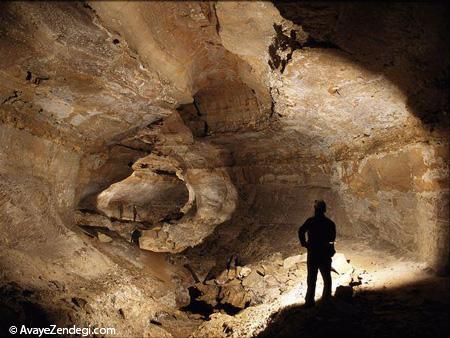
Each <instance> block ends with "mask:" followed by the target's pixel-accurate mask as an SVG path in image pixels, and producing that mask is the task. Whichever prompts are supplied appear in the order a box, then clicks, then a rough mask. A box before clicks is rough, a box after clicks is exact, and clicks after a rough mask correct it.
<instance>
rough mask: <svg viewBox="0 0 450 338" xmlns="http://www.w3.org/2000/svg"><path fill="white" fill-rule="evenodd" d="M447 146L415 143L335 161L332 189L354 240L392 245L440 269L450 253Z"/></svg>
mask: <svg viewBox="0 0 450 338" xmlns="http://www.w3.org/2000/svg"><path fill="white" fill-rule="evenodd" d="M447 161H448V145H446V144H445V145H442V144H441V145H439V144H422V143H418V144H417V143H416V144H411V145H406V146H404V147H402V148H400V149H396V150H394V149H393V150H388V151H383V152H379V153H376V154H370V155H367V156H365V157H363V158H361V159H358V160H343V161H338V162H336V163H335V164H334V167H333V173H334V177H333V182H334V185H335V186H334V189H335V190H336V191H337V192H338V193H339V195H340V197H341V198H342V199H343V201H344V204H345V208H346V211H347V214H348V218H349V220H350V222H351V223H352V224H353V225H354V230H355V233H356V235H357V236H362V237H366V238H367V240H369V238H370V236H374V237H375V238H380V239H384V240H387V241H391V242H394V243H395V244H396V245H397V246H399V247H400V248H402V249H405V250H407V251H409V252H411V253H413V254H414V255H415V256H416V257H420V258H422V259H426V260H427V261H428V262H430V263H431V264H432V265H433V266H434V267H435V268H438V269H442V268H443V267H444V266H445V262H446V259H447V255H448V250H449V243H448V238H449V228H448V198H449V196H448V174H449V173H448V162H447Z"/></svg>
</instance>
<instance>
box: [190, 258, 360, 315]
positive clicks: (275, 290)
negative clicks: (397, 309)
mask: <svg viewBox="0 0 450 338" xmlns="http://www.w3.org/2000/svg"><path fill="white" fill-rule="evenodd" d="M230 261H231V262H230V263H229V264H228V267H227V269H225V270H223V271H222V272H221V273H220V274H218V275H217V276H216V277H215V278H209V279H207V280H205V281H203V282H201V281H198V282H197V283H195V285H194V286H193V288H194V289H195V291H196V292H195V293H194V294H195V295H197V296H195V297H194V298H195V299H193V300H194V301H196V302H199V301H200V302H204V303H205V304H208V306H209V307H210V309H212V310H211V311H212V312H224V311H225V312H228V313H236V312H238V311H239V310H241V309H244V308H246V307H248V306H254V305H257V304H262V303H271V302H274V301H276V300H277V299H279V298H280V296H281V295H283V294H284V293H286V292H289V291H291V290H292V289H293V288H294V287H297V288H299V289H300V292H301V295H299V297H300V296H302V295H303V296H304V293H305V292H306V275H307V267H306V254H299V255H295V256H290V257H287V258H285V259H283V257H282V255H281V253H274V254H271V255H270V256H267V257H266V258H265V259H264V260H262V261H260V262H258V263H256V264H248V265H244V266H240V265H238V264H236V261H237V260H236V259H230ZM332 271H333V272H334V273H333V279H334V280H335V282H334V283H335V285H336V286H351V287H353V286H356V285H360V284H361V283H362V279H363V277H362V276H363V273H364V272H363V271H356V270H355V269H354V268H353V266H352V265H351V264H350V263H349V261H348V260H347V259H346V257H345V256H344V254H342V253H336V254H335V256H334V257H333V262H332ZM319 280H320V279H319ZM299 300H300V299H299Z"/></svg>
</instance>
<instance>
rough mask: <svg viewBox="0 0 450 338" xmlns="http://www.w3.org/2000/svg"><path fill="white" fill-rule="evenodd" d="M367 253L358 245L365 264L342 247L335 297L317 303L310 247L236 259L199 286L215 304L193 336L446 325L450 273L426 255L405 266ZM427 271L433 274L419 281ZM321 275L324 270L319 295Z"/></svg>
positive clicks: (379, 331)
mask: <svg viewBox="0 0 450 338" xmlns="http://www.w3.org/2000/svg"><path fill="white" fill-rule="evenodd" d="M368 253H369V252H368V251H360V252H351V256H350V257H352V258H353V257H354V258H355V261H357V262H358V266H354V265H353V264H355V263H353V264H352V262H350V261H349V260H348V259H347V257H346V256H345V255H344V254H343V253H340V252H338V253H337V254H336V255H335V257H334V259H333V269H334V270H335V271H339V272H340V274H338V273H337V272H333V273H332V277H333V289H334V290H333V291H334V297H333V300H332V302H331V303H329V304H328V303H325V304H321V302H320V301H319V302H318V305H317V306H316V307H315V308H313V309H306V308H304V307H303V304H304V300H303V299H304V295H305V293H306V255H305V254H300V255H294V256H289V257H286V258H285V259H283V258H282V256H281V254H278V253H275V254H272V255H270V256H268V257H267V258H266V259H264V260H262V261H260V262H258V263H256V264H249V265H243V266H240V265H237V266H234V267H231V269H230V268H227V269H226V270H224V271H222V272H221V273H219V274H218V275H217V276H216V277H214V278H210V279H208V280H204V281H199V282H198V283H196V284H195V286H194V289H195V290H196V292H197V293H196V295H197V297H196V298H195V299H194V303H195V302H197V303H196V304H197V305H198V303H199V302H202V304H203V305H204V306H205V307H204V308H203V309H206V308H208V310H207V311H206V312H203V313H202V315H203V316H204V319H206V321H204V322H203V323H202V324H201V325H200V326H199V327H198V328H197V329H196V330H195V331H194V332H193V333H192V335H191V336H192V337H198V338H199V337H259V338H266V337H299V335H300V336H305V337H306V336H307V337H325V336H327V337H329V336H330V335H331V336H333V335H336V336H340V335H342V336H347V337H356V336H358V337H361V336H368V337H375V336H377V337H390V336H402V335H401V333H402V332H406V333H408V334H409V335H410V336H420V335H418V332H421V333H422V336H426V335H427V334H429V335H432V333H433V334H436V332H438V333H439V332H443V330H442V327H443V325H445V318H448V312H447V310H446V306H445V304H446V302H448V295H449V287H448V279H445V278H441V279H439V278H436V277H430V275H429V274H427V272H426V271H424V270H423V266H422V265H421V264H420V263H415V262H411V261H403V262H402V263H401V264H402V267H399V266H398V263H399V262H398V261H395V260H393V259H392V257H389V256H387V255H385V256H384V257H383V256H382V255H381V254H379V255H378V256H377V255H373V254H371V255H368ZM360 264H362V265H360ZM362 267H364V269H363V268H362ZM424 278H428V280H426V282H420V281H421V280H423V279H424ZM396 281H398V283H396ZM446 281H447V282H446ZM321 283H322V281H321V278H320V277H318V287H317V291H316V299H319V298H320V293H321V289H322V284H321ZM223 290H225V291H223ZM434 290H436V293H437V294H435V292H434ZM439 294H441V296H442V298H440V297H439ZM223 295H227V297H223ZM233 301H234V303H233V304H234V306H235V307H234V308H232V311H230V308H229V307H226V304H228V303H230V302H233ZM191 305H192V303H191ZM193 309H195V307H194V308H189V306H188V307H187V308H186V310H193ZM372 328H373V331H371V330H372ZM415 330H416V331H417V332H415ZM439 330H441V331H439ZM373 332H376V335H374V334H373ZM424 332H425V333H426V334H423V333H424ZM392 333H395V334H394V335H391V334H392ZM435 336H436V337H439V334H437V335H435Z"/></svg>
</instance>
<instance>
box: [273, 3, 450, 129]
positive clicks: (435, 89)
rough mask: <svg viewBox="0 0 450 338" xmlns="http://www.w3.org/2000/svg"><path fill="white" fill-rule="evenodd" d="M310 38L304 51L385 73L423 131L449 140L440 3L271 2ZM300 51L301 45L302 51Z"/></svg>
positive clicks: (448, 65) (445, 13)
mask: <svg viewBox="0 0 450 338" xmlns="http://www.w3.org/2000/svg"><path fill="white" fill-rule="evenodd" d="M274 4H275V6H276V7H277V8H278V10H279V11H280V13H281V15H282V16H283V17H284V18H286V19H288V20H290V21H292V22H294V23H295V24H298V25H301V26H302V28H303V29H304V30H305V31H306V32H308V33H309V34H310V38H309V40H308V41H307V42H306V43H305V44H304V47H310V48H335V49H338V50H340V51H342V52H343V53H344V55H348V57H349V58H350V59H351V60H356V61H359V62H361V64H362V65H364V67H365V68H367V69H368V70H371V71H373V72H375V73H382V74H384V75H385V76H386V77H387V78H388V79H389V80H391V81H392V82H393V83H395V84H396V85H397V86H398V87H399V88H400V89H401V90H402V91H403V92H404V93H405V95H406V96H407V98H408V99H407V105H408V108H409V109H410V111H411V112H412V113H413V114H415V115H416V116H417V117H419V118H420V119H421V121H422V122H423V124H424V126H425V127H428V128H429V129H430V130H431V131H433V130H436V131H438V132H439V133H440V134H441V135H443V136H444V137H446V138H448V124H449V117H448V108H449V95H448V93H449V85H450V61H449V60H450V57H449V56H450V48H449V46H450V41H449V35H448V30H449V27H448V26H449V22H450V20H449V18H450V15H449V14H450V13H449V12H450V11H449V7H448V6H446V5H445V4H439V3H431V4H430V3H429V4H427V3H390V4H389V3H383V4H380V3H304V2H301V3H299V2H290V1H288V2H281V1H280V2H277V1H275V2H274ZM300 48H301V47H300Z"/></svg>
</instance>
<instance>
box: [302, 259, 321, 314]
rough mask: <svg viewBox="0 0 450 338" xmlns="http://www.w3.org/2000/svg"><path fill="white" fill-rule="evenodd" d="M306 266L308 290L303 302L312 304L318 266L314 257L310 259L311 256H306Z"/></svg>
mask: <svg viewBox="0 0 450 338" xmlns="http://www.w3.org/2000/svg"><path fill="white" fill-rule="evenodd" d="M307 267H308V277H307V284H308V290H307V291H306V297H305V304H306V305H314V295H315V293H316V281H317V272H318V270H319V266H318V264H317V261H316V260H315V259H311V257H309V256H308V261H307Z"/></svg>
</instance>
